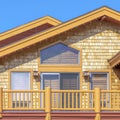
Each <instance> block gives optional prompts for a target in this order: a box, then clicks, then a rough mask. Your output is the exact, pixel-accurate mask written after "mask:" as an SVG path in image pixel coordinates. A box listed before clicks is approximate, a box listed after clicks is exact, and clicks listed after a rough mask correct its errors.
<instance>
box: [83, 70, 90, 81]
mask: <svg viewBox="0 0 120 120" xmlns="http://www.w3.org/2000/svg"><path fill="white" fill-rule="evenodd" d="M83 77H84V79H85V81H89V80H90V73H89V71H84V72H83Z"/></svg>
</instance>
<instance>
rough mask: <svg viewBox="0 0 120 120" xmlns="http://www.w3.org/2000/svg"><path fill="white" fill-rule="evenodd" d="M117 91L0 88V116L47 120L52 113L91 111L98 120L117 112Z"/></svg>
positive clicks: (118, 105)
mask: <svg viewBox="0 0 120 120" xmlns="http://www.w3.org/2000/svg"><path fill="white" fill-rule="evenodd" d="M119 99H120V91H118V90H100V89H99V88H95V89H94V90H51V89H50V88H46V89H45V90H38V91H35V90H29V91H17V90H3V89H2V88H0V117H1V118H2V115H3V113H4V112H15V111H17V112H26V111H32V112H33V111H35V112H38V111H40V112H44V113H46V120H48V119H50V118H51V116H52V115H51V114H52V112H64V113H65V112H72V113H74V112H75V113H76V112H82V113H85V112H86V113H87V112H91V113H94V114H95V116H96V117H95V119H96V120H97V119H98V120H99V119H100V117H101V113H103V112H108V111H112V112H119V110H120V101H119Z"/></svg>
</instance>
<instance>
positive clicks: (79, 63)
mask: <svg viewBox="0 0 120 120" xmlns="http://www.w3.org/2000/svg"><path fill="white" fill-rule="evenodd" d="M59 43H61V44H64V45H65V46H68V47H69V48H72V49H75V50H77V51H78V52H79V54H78V64H42V63H41V57H40V53H41V50H43V49H45V48H48V47H50V46H53V45H55V44H59ZM38 57H39V60H38V63H39V65H40V66H81V65H82V49H81V48H76V47H74V46H72V45H67V44H66V43H64V42H63V41H57V42H54V43H51V44H49V45H46V46H45V47H42V48H39V49H38Z"/></svg>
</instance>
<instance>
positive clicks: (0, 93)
mask: <svg viewBox="0 0 120 120" xmlns="http://www.w3.org/2000/svg"><path fill="white" fill-rule="evenodd" d="M2 109H3V88H0V118H2Z"/></svg>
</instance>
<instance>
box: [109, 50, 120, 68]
mask: <svg viewBox="0 0 120 120" xmlns="http://www.w3.org/2000/svg"><path fill="white" fill-rule="evenodd" d="M108 62H109V64H110V66H111V67H112V68H114V67H116V66H118V65H120V52H119V53H117V54H116V55H115V56H113V57H112V58H111V59H110V60H109V61H108Z"/></svg>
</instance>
